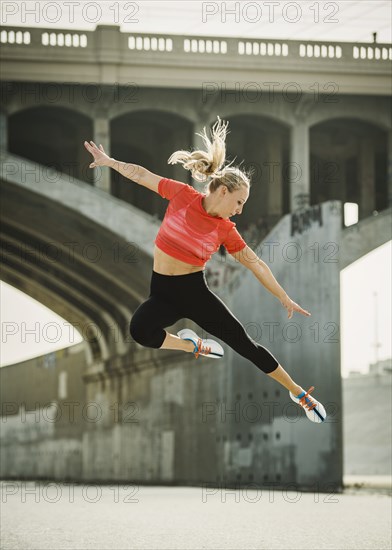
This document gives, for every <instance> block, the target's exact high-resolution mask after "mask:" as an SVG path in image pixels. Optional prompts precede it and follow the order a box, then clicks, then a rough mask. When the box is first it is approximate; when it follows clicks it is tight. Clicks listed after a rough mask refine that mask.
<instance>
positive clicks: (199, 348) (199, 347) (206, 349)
mask: <svg viewBox="0 0 392 550" xmlns="http://www.w3.org/2000/svg"><path fill="white" fill-rule="evenodd" d="M210 351H211V348H210V346H203V340H202V339H201V338H198V340H197V351H196V352H195V357H196V359H197V358H198V357H199V355H200V354H201V353H202V354H203V355H208V354H209V353H210Z"/></svg>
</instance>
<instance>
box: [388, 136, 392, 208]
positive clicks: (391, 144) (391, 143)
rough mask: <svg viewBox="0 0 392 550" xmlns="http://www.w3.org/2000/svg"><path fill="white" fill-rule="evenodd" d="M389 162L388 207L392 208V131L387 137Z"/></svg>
mask: <svg viewBox="0 0 392 550" xmlns="http://www.w3.org/2000/svg"><path fill="white" fill-rule="evenodd" d="M387 140H388V142H387V162H388V167H387V170H388V173H387V178H388V180H387V181H388V206H390V207H392V130H389V131H388V136H387Z"/></svg>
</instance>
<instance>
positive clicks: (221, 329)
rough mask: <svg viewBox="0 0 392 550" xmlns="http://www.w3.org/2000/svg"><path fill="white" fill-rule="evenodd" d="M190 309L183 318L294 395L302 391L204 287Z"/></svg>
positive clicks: (214, 295) (223, 305)
mask: <svg viewBox="0 0 392 550" xmlns="http://www.w3.org/2000/svg"><path fill="white" fill-rule="evenodd" d="M188 307H190V306H189V305H188ZM190 309H191V311H189V312H187V314H186V316H187V317H188V318H189V319H191V320H192V321H194V322H195V323H197V324H198V325H199V326H200V327H201V328H202V329H204V330H205V331H206V332H208V333H209V334H212V335H214V336H216V337H217V338H219V339H220V340H222V341H223V342H225V343H226V344H227V345H229V346H230V347H231V348H232V349H233V350H234V351H236V352H237V353H239V354H240V355H242V357H245V358H246V359H248V360H249V361H251V362H252V363H253V364H254V365H256V367H258V368H259V369H260V370H261V371H263V372H265V373H266V374H268V375H269V376H270V377H271V378H273V379H274V380H276V381H277V382H279V383H280V384H282V386H284V387H285V388H286V389H288V390H289V391H291V392H292V393H293V394H294V395H298V394H299V393H301V392H302V391H303V389H302V387H301V386H299V385H298V384H296V383H295V382H294V380H293V379H292V378H291V377H290V376H289V374H288V373H287V372H286V371H285V370H284V368H283V367H282V366H281V365H280V364H279V362H278V361H277V359H276V358H275V357H274V356H273V355H272V353H271V352H270V351H269V350H267V349H266V348H265V347H264V346H262V345H261V344H258V343H257V342H255V341H254V340H253V339H252V338H251V337H250V336H249V335H248V334H247V332H246V330H245V328H244V326H243V325H242V324H241V322H240V321H239V320H238V319H237V318H236V317H235V316H234V315H233V313H232V312H231V311H230V309H229V308H228V307H227V306H226V304H225V303H224V302H223V301H222V300H221V298H219V296H217V295H216V294H214V293H213V292H212V291H211V290H210V289H209V288H208V287H207V286H205V287H204V288H203V289H201V291H200V289H199V292H198V294H197V299H196V300H194V301H193V302H192V304H191V307H190Z"/></svg>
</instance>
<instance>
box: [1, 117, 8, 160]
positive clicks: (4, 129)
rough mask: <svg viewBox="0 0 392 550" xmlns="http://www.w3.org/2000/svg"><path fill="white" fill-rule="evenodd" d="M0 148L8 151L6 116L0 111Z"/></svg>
mask: <svg viewBox="0 0 392 550" xmlns="http://www.w3.org/2000/svg"><path fill="white" fill-rule="evenodd" d="M0 149H4V151H8V116H7V113H5V112H4V111H0Z"/></svg>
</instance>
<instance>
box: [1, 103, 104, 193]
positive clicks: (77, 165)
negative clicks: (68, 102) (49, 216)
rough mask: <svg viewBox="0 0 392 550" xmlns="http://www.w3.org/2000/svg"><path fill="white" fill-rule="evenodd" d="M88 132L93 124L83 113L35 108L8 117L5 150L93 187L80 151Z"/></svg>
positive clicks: (90, 174) (61, 108) (60, 109)
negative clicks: (6, 148)
mask: <svg viewBox="0 0 392 550" xmlns="http://www.w3.org/2000/svg"><path fill="white" fill-rule="evenodd" d="M92 132H93V121H92V119H91V118H89V117H88V116H86V115H85V114H83V113H80V112H78V111H75V110H74V109H69V108H65V107H58V106H53V105H51V106H42V105H37V106H33V107H29V108H26V109H23V110H20V111H17V112H15V113H14V114H12V115H11V116H9V118H8V150H9V152H10V153H12V154H14V155H17V156H19V157H22V158H25V159H28V160H32V161H33V162H35V163H37V164H39V165H40V166H42V167H45V166H46V167H48V168H50V169H54V170H56V171H59V172H62V173H64V174H67V175H68V176H70V177H71V178H72V179H77V180H82V181H85V182H86V183H89V184H93V173H92V170H89V169H88V163H87V162H86V157H87V155H86V153H85V150H84V148H83V141H84V140H85V139H86V137H87V136H89V135H92ZM37 177H40V175H37Z"/></svg>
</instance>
